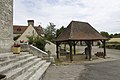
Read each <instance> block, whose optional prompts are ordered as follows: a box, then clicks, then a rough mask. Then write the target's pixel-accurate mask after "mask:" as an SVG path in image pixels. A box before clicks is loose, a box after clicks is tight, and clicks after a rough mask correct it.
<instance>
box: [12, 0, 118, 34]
mask: <svg viewBox="0 0 120 80" xmlns="http://www.w3.org/2000/svg"><path fill="white" fill-rule="evenodd" d="M13 12H14V14H13V24H14V25H27V20H29V19H30V20H31V19H33V20H34V22H35V25H39V24H40V25H41V26H42V27H44V28H45V27H46V26H47V25H48V24H49V22H52V23H54V24H55V25H56V28H60V27H61V26H62V25H63V26H65V27H66V26H67V25H68V24H69V23H70V22H71V21H72V20H75V21H83V22H88V23H90V24H91V25H92V26H93V27H94V28H95V29H97V30H98V31H99V32H100V31H106V32H109V33H120V0H14V11H13Z"/></svg>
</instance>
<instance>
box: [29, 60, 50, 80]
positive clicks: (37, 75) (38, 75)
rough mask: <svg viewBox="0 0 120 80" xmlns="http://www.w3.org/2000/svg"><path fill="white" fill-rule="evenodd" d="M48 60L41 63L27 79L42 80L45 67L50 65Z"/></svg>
mask: <svg viewBox="0 0 120 80" xmlns="http://www.w3.org/2000/svg"><path fill="white" fill-rule="evenodd" d="M50 64H51V63H50V62H46V63H45V64H43V65H42V66H41V67H40V68H39V69H38V70H37V71H36V73H35V74H34V75H33V76H31V77H30V79H29V80H42V78H43V76H44V74H45V72H46V70H47V68H48V67H49V66H50Z"/></svg>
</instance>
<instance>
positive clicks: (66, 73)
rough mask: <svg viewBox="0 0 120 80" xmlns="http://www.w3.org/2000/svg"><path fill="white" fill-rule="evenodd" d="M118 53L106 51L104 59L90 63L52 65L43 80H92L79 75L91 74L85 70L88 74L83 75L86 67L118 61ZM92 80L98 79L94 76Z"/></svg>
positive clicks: (119, 55) (75, 62)
mask: <svg viewBox="0 0 120 80" xmlns="http://www.w3.org/2000/svg"><path fill="white" fill-rule="evenodd" d="M95 50H96V51H98V48H94V51H95ZM119 53H120V51H119V50H111V49H107V57H106V59H103V58H97V59H94V60H92V61H78V62H77V61H73V62H72V63H71V62H67V63H66V62H64V63H63V64H62V65H59V66H53V65H52V66H50V68H49V69H48V70H47V72H46V75H45V77H44V79H43V80H93V79H91V78H90V77H91V76H90V77H88V78H87V79H86V78H85V77H81V74H83V75H82V76H86V75H87V73H88V72H89V74H90V73H91V72H90V70H87V71H88V72H86V73H85V71H86V69H87V66H86V65H91V64H100V63H108V62H112V61H115V60H119V59H120V54H119ZM115 65H116V64H114V65H113V66H115ZM106 66H107V64H106ZM95 68H96V69H95V70H97V67H95ZM98 68H99V67H98ZM100 68H101V69H100V70H101V71H102V66H101V67H100ZM107 68H109V67H108V66H107ZM107 68H106V69H107ZM117 68H118V67H117ZM92 69H93V68H92ZM98 70H99V69H98ZM100 70H99V71H100ZM103 70H104V69H103ZM99 71H97V72H96V73H99ZM106 71H107V70H106ZM101 73H102V72H101ZM94 74H95V73H93V74H92V75H94ZM92 77H93V76H92ZM89 78H90V79H89ZM94 80H100V79H97V76H96V77H95V79H94ZM101 80H105V79H102V78H101ZM108 80H109V79H108ZM110 80H112V79H110Z"/></svg>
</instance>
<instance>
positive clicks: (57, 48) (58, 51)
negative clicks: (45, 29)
mask: <svg viewBox="0 0 120 80" xmlns="http://www.w3.org/2000/svg"><path fill="white" fill-rule="evenodd" d="M58 46H59V44H58V42H56V53H57V59H58V60H59V51H58Z"/></svg>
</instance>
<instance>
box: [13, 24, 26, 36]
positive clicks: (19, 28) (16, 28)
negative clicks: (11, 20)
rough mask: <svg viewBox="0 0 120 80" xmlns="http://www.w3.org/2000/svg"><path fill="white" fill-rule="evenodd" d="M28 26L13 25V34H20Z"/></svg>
mask: <svg viewBox="0 0 120 80" xmlns="http://www.w3.org/2000/svg"><path fill="white" fill-rule="evenodd" d="M27 27H28V26H21V25H13V34H22V33H23V32H24V31H25V30H26V29H27Z"/></svg>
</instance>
